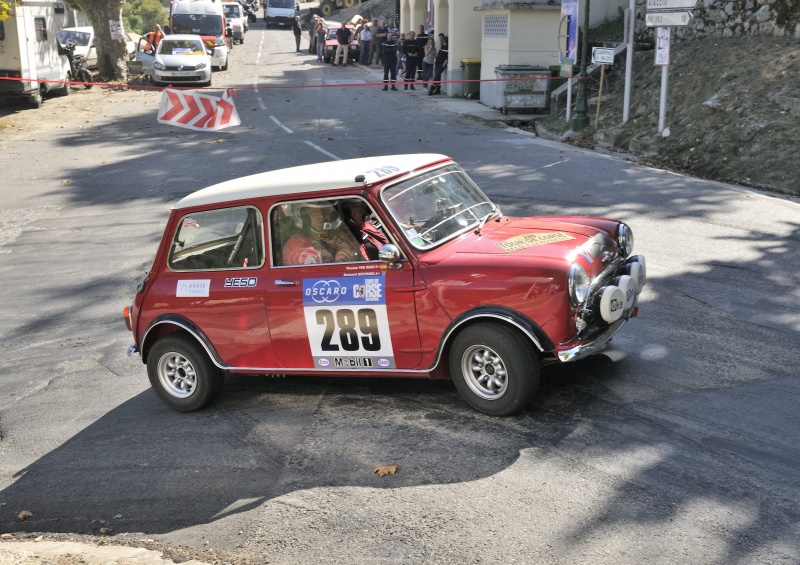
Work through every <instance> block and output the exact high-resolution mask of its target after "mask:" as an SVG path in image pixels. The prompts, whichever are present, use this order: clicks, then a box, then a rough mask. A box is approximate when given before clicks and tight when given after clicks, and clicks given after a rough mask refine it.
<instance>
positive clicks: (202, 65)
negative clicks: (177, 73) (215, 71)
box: [195, 62, 206, 71]
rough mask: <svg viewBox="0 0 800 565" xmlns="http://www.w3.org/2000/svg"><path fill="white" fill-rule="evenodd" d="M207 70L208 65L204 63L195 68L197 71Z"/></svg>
mask: <svg viewBox="0 0 800 565" xmlns="http://www.w3.org/2000/svg"><path fill="white" fill-rule="evenodd" d="M205 68H206V64H205V63H204V62H203V63H200V64H199V65H197V66H196V67H195V69H197V70H198V71H199V70H201V69H205Z"/></svg>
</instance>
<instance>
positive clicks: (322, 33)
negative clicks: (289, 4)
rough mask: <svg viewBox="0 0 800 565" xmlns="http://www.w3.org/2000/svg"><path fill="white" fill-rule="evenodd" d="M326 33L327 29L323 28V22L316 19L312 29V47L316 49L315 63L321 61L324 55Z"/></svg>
mask: <svg viewBox="0 0 800 565" xmlns="http://www.w3.org/2000/svg"><path fill="white" fill-rule="evenodd" d="M327 35H328V30H326V29H325V22H324V21H323V20H322V18H320V19H318V20H317V25H316V28H315V29H314V42H315V45H314V47H315V48H316V51H317V63H321V62H322V57H323V56H324V55H325V37H326V36H327Z"/></svg>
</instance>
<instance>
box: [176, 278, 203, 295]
mask: <svg viewBox="0 0 800 565" xmlns="http://www.w3.org/2000/svg"><path fill="white" fill-rule="evenodd" d="M210 287H211V279H196V280H190V281H178V287H177V289H176V290H175V296H208V289H209V288H210Z"/></svg>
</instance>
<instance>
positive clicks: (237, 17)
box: [222, 2, 247, 43]
mask: <svg viewBox="0 0 800 565" xmlns="http://www.w3.org/2000/svg"><path fill="white" fill-rule="evenodd" d="M222 9H223V10H224V12H225V21H226V22H227V23H228V28H229V30H230V34H231V37H232V38H233V41H234V43H236V42H237V41H238V42H239V43H244V32H246V31H247V16H245V15H244V9H243V8H242V5H241V4H239V3H238V2H223V3H222Z"/></svg>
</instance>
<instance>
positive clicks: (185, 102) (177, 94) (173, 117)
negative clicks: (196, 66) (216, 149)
mask: <svg viewBox="0 0 800 565" xmlns="http://www.w3.org/2000/svg"><path fill="white" fill-rule="evenodd" d="M232 96H238V95H237V94H236V93H235V92H233V89H230V88H229V89H228V90H226V91H225V93H224V94H223V95H222V98H217V97H216V96H208V95H206V94H199V93H192V92H186V91H180V90H174V89H171V88H165V89H164V91H163V93H162V95H161V105H160V107H159V110H158V117H157V120H158V122H159V123H162V124H168V125H171V126H178V127H181V128H187V129H193V130H196V131H217V130H219V129H222V128H227V127H231V126H238V125H239V124H241V120H240V119H239V113H238V112H237V111H236V106H235V105H234V103H233V99H232Z"/></svg>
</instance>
